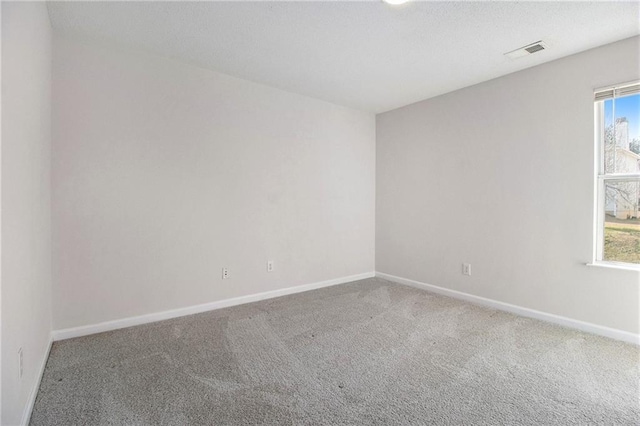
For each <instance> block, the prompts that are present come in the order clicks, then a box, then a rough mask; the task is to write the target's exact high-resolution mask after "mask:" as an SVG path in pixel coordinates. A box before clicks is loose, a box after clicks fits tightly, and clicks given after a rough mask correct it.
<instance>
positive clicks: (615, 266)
mask: <svg viewBox="0 0 640 426" xmlns="http://www.w3.org/2000/svg"><path fill="white" fill-rule="evenodd" d="M587 266H597V267H599V268H609V269H622V270H624V271H636V272H640V265H633V264H630V263H618V262H603V261H599V262H592V263H587Z"/></svg>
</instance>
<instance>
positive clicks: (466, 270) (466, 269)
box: [462, 263, 471, 276]
mask: <svg viewBox="0 0 640 426" xmlns="http://www.w3.org/2000/svg"><path fill="white" fill-rule="evenodd" d="M462 275H469V276H471V264H470V263H463V264H462Z"/></svg>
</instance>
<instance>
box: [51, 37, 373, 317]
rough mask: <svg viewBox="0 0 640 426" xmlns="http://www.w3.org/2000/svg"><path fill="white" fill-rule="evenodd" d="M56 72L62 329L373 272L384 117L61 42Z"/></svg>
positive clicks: (56, 249) (56, 225) (57, 292)
mask: <svg viewBox="0 0 640 426" xmlns="http://www.w3.org/2000/svg"><path fill="white" fill-rule="evenodd" d="M53 75H54V90H53V98H54V112H53V116H54V133H53V134H54V140H53V164H52V176H53V259H54V328H55V329H64V328H69V327H75V326H81V325H86V324H94V323H98V322H102V321H107V320H114V319H120V318H126V317H131V316H136V315H142V314H147V313H153V312H159V311H163V310H169V309H174V308H179V307H185V306H191V305H196V304H201V303H206V302H211V301H216V300H221V299H226V298H230V297H235V296H241V295H249V294H254V293H259V292H264V291H269V290H274V289H280V288H286V287H291V286H296V285H301V284H307V283H313V282H317V281H322V280H328V279H333V278H338V277H343V276H348V275H352V274H359V273H365V272H371V271H373V270H374V256H375V254H374V229H375V223H374V214H375V118H374V116H373V115H372V114H368V113H362V112H358V111H354V110H350V109H347V108H344V107H339V106H336V105H332V104H329V103H326V102H322V101H318V100H314V99H311V98H307V97H304V96H300V95H296V94H292V93H288V92H284V91H281V90H276V89H272V88H268V87H266V86H261V85H257V84H253V83H250V82H247V81H244V80H240V79H237V78H232V77H229V76H226V75H222V74H218V73H215V72H212V71H208V70H204V69H200V68H196V67H193V66H190V65H186V64H181V63H178V62H175V61H172V60H169V59H164V58H160V57H155V56H152V55H145V54H140V53H135V52H129V51H125V50H122V51H121V50H119V49H117V48H112V47H108V46H104V45H98V44H95V43H92V42H86V43H85V42H78V41H72V40H71V39H65V38H57V37H56V38H54V74H53ZM267 260H273V261H274V262H275V271H274V272H272V273H267V272H266V262H267ZM222 267H228V268H229V269H230V274H231V278H230V279H228V280H224V281H223V280H222V279H221V268H222Z"/></svg>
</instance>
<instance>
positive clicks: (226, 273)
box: [222, 268, 229, 280]
mask: <svg viewBox="0 0 640 426" xmlns="http://www.w3.org/2000/svg"><path fill="white" fill-rule="evenodd" d="M227 278H229V268H222V279H223V280H226V279H227Z"/></svg>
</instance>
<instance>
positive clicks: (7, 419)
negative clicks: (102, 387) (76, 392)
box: [1, 2, 51, 425]
mask: <svg viewBox="0 0 640 426" xmlns="http://www.w3.org/2000/svg"><path fill="white" fill-rule="evenodd" d="M50 149H51V30H50V25H49V15H48V13H47V8H46V5H45V4H44V3H21V2H16V3H7V2H3V3H2V174H1V176H2V310H1V312H2V314H1V317H2V318H1V319H2V364H1V367H2V370H1V373H2V424H3V425H15V424H18V423H20V422H21V421H22V420H23V416H24V415H25V412H26V411H28V410H27V408H28V402H29V401H30V397H31V396H32V395H33V392H34V390H35V387H36V386H37V384H38V382H39V375H40V369H41V366H42V363H43V361H44V357H45V356H46V354H47V351H48V347H49V338H50V333H51V207H50V160H51V156H50ZM20 347H22V349H23V357H24V370H23V371H24V373H23V377H22V379H20V378H19V374H18V349H19V348H20Z"/></svg>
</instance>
